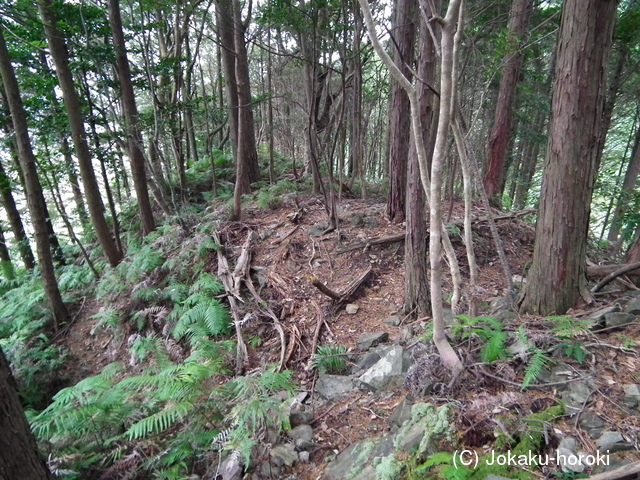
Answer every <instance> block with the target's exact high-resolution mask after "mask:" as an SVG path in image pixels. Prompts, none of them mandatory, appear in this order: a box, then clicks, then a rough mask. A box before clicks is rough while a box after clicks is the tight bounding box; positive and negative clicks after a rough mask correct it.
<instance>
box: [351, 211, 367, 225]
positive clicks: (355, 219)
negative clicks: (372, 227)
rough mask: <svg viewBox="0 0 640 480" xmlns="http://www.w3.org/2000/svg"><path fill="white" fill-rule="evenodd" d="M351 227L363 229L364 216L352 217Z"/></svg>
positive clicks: (355, 214)
mask: <svg viewBox="0 0 640 480" xmlns="http://www.w3.org/2000/svg"><path fill="white" fill-rule="evenodd" d="M351 226H353V227H363V226H364V215H363V214H361V213H354V214H353V215H351Z"/></svg>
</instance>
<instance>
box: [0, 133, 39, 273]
mask: <svg viewBox="0 0 640 480" xmlns="http://www.w3.org/2000/svg"><path fill="white" fill-rule="evenodd" d="M9 141H10V142H12V143H13V140H12V139H10V140H9ZM11 148H15V145H14V146H12V147H11ZM0 194H1V195H2V205H3V207H4V211H5V213H6V215H7V219H8V220H9V226H10V227H11V231H12V232H13V239H14V242H15V243H16V245H17V246H18V251H19V252H20V258H21V259H22V263H24V267H25V268H26V269H27V270H33V269H34V267H35V266H36V260H35V258H34V257H33V251H32V250H31V245H30V244H29V239H28V238H27V234H26V233H25V231H24V225H23V224H22V217H21V216H20V212H19V211H18V207H17V206H16V202H15V200H14V198H13V193H12V191H11V180H10V179H9V177H8V176H7V174H6V172H5V170H4V166H3V165H2V161H0Z"/></svg>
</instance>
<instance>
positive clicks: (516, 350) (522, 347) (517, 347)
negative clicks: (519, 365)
mask: <svg viewBox="0 0 640 480" xmlns="http://www.w3.org/2000/svg"><path fill="white" fill-rule="evenodd" d="M529 348H530V347H529V345H527V344H526V343H524V342H522V341H520V339H516V341H515V342H513V343H512V344H511V345H509V346H508V347H507V353H509V354H510V355H514V356H516V357H518V356H522V355H524V354H525V353H527V352H528V351H529Z"/></svg>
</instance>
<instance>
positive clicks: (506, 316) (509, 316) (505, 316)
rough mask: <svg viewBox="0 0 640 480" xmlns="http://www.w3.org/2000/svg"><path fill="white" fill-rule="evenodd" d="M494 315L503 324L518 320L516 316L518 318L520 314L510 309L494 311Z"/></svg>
mask: <svg viewBox="0 0 640 480" xmlns="http://www.w3.org/2000/svg"><path fill="white" fill-rule="evenodd" d="M494 317H495V318H496V319H498V320H500V321H501V322H502V323H503V324H506V323H509V322H512V321H514V320H518V318H520V316H519V315H518V314H517V313H516V312H512V311H511V310H502V311H501V312H498V313H496V314H495V315H494Z"/></svg>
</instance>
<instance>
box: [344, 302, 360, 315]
mask: <svg viewBox="0 0 640 480" xmlns="http://www.w3.org/2000/svg"><path fill="white" fill-rule="evenodd" d="M344 309H345V311H346V312H347V313H348V314H349V315H355V314H356V313H358V310H360V305H358V304H355V303H349V304H347V306H346V307H344Z"/></svg>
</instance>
